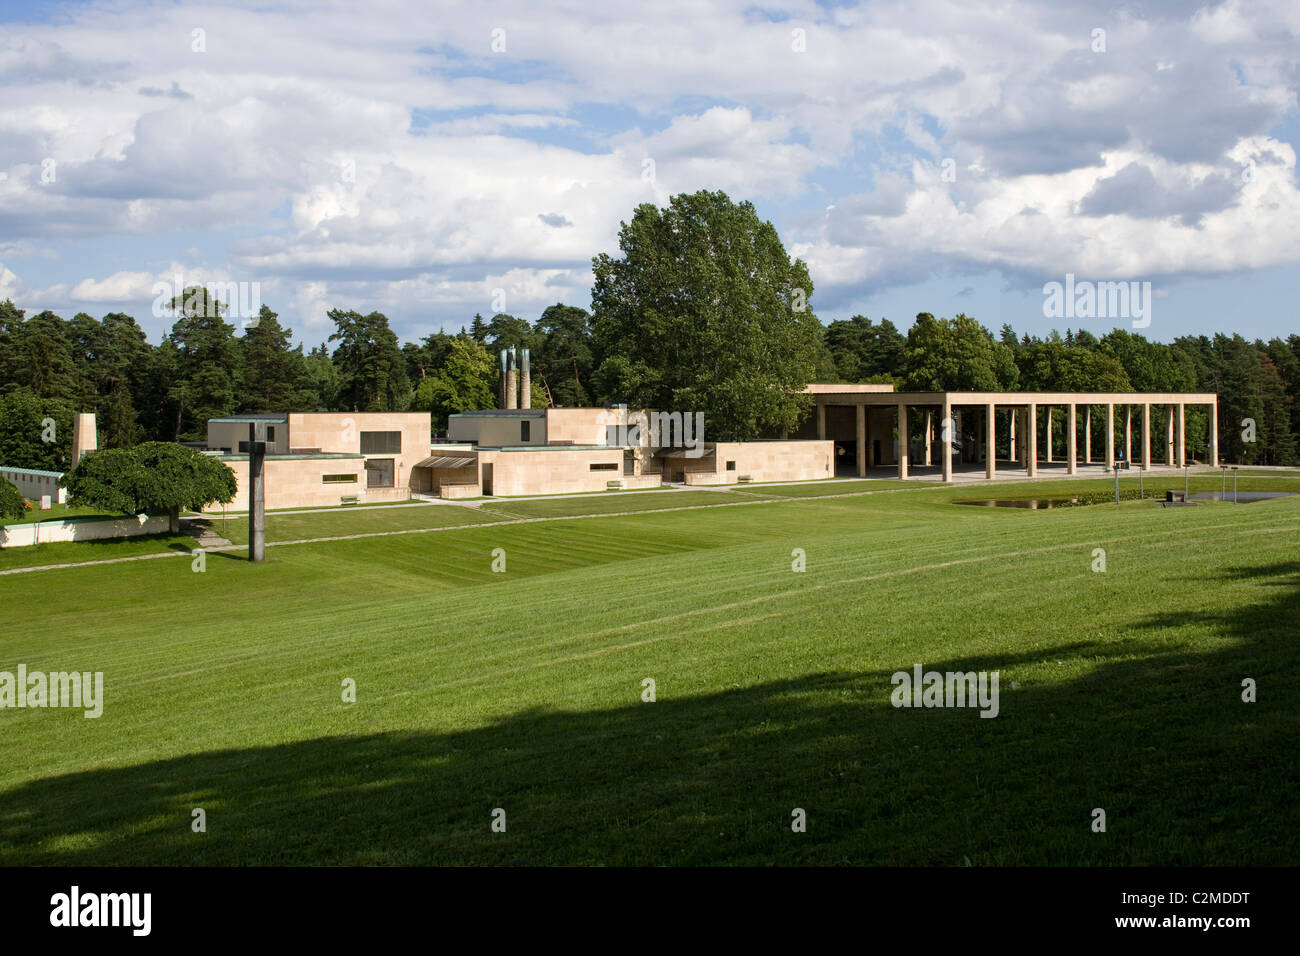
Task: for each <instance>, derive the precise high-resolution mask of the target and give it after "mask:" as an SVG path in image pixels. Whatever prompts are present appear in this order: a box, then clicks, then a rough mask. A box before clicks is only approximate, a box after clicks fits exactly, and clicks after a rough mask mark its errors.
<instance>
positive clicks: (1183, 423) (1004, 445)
mask: <svg viewBox="0 0 1300 956" xmlns="http://www.w3.org/2000/svg"><path fill="white" fill-rule="evenodd" d="M887 388H888V386H873V387H872V390H871V391H866V390H864V387H863V386H860V385H858V386H855V385H845V386H833V385H820V386H816V387H815V389H814V388H812V387H810V389H809V390H810V391H811V392H812V394H813V397H814V399H815V401H816V413H815V415H814V417H813V420H812V421H811V422H809V426H808V428H807V431H808V432H812V430H813V429H814V428H815V430H816V431H815V437H817V438H819V439H831V440H834V441H835V442H836V450H837V453H838V454H839V457H840V458H841V459H842V460H843V461H842V466H841V467H840V468H839V469H838V472H839V473H841V474H857V475H858V476H860V477H868V476H869V475H871V474H881V473H882V471H883V470H884V469H888V470H889V472H890V473H891V476H892V474H896V475H897V476H898V477H899V478H910V477H922V476H925V477H931V476H933V477H940V476H942V479H943V480H944V481H948V482H950V481H953V480H954V475H955V474H966V475H971V474H972V473H975V474H978V472H979V471H983V477H984V478H995V477H997V475H998V474H999V472H1003V473H1007V472H1011V473H1014V472H1019V474H1020V476H1022V477H1029V478H1034V477H1037V476H1038V475H1039V473H1040V470H1042V471H1046V472H1056V473H1064V474H1067V475H1075V474H1079V473H1080V472H1081V471H1098V472H1099V471H1101V470H1102V468H1103V467H1104V469H1105V470H1110V469H1113V468H1114V467H1115V466H1116V464H1117V462H1118V463H1121V464H1122V463H1125V462H1128V463H1133V464H1137V463H1138V462H1137V461H1136V460H1135V457H1134V453H1135V444H1136V446H1137V451H1138V453H1139V455H1140V464H1141V465H1142V467H1143V468H1145V469H1151V468H1154V467H1157V466H1158V465H1164V466H1166V467H1170V468H1182V467H1183V466H1184V465H1185V464H1186V463H1187V461H1188V457H1187V435H1186V431H1187V410H1188V408H1189V407H1193V408H1199V407H1205V408H1206V409H1207V410H1208V421H1207V423H1206V424H1207V428H1206V433H1207V442H1206V444H1205V446H1203V447H1204V451H1205V458H1204V460H1203V461H1204V464H1207V465H1210V466H1217V465H1218V461H1219V448H1218V396H1217V395H1216V394H1214V393H1213V392H1192V393H1181V392H1169V393H1166V392H893V391H885V390H884V389H887ZM1094 419H1099V420H1100V427H1099V422H1095V421H1094ZM1098 433H1100V434H1098ZM807 437H814V435H813V434H809V435H808V436H807ZM1135 439H1136V441H1135ZM844 459H847V460H844ZM981 466H982V468H981ZM1010 476H1011V475H1010V474H1008V477H1010Z"/></svg>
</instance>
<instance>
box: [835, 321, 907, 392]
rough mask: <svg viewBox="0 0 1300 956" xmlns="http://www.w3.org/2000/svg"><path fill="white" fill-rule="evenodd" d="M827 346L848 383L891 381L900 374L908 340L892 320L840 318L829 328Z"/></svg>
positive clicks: (837, 367) (838, 371) (841, 375)
mask: <svg viewBox="0 0 1300 956" xmlns="http://www.w3.org/2000/svg"><path fill="white" fill-rule="evenodd" d="M826 346H827V348H829V349H830V353H831V357H832V358H833V359H834V361H835V371H836V373H837V374H838V376H839V378H840V380H841V381H844V382H889V381H893V380H894V377H895V376H897V375H899V374H900V371H901V367H902V364H903V350H904V348H906V346H907V339H906V338H905V337H904V336H903V333H901V332H899V331H898V329H897V328H895V326H894V323H893V322H890V321H889V320H888V319H881V320H880V324H879V325H876V324H874V323H873V322H872V321H871V320H870V319H868V318H867V317H866V316H864V315H855V316H853V317H852V318H851V319H847V320H846V319H836V320H835V321H834V322H832V323H831V324H830V325H828V326H827V327H826Z"/></svg>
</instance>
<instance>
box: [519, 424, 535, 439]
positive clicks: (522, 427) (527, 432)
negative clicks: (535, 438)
mask: <svg viewBox="0 0 1300 956" xmlns="http://www.w3.org/2000/svg"><path fill="white" fill-rule="evenodd" d="M532 433H533V423H532V422H520V423H519V440H520V441H529V440H530V436H531V435H532Z"/></svg>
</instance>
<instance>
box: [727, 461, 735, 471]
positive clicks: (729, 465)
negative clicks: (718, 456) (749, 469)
mask: <svg viewBox="0 0 1300 956" xmlns="http://www.w3.org/2000/svg"><path fill="white" fill-rule="evenodd" d="M735 470H736V463H735V462H734V461H729V462H727V471H735Z"/></svg>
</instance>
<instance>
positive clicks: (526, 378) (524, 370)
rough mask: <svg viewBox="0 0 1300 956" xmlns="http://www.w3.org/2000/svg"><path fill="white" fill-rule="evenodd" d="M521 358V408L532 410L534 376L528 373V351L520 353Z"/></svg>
mask: <svg viewBox="0 0 1300 956" xmlns="http://www.w3.org/2000/svg"><path fill="white" fill-rule="evenodd" d="M519 358H520V365H519V407H520V408H532V407H533V397H532V387H533V381H532V376H531V374H530V373H529V371H528V349H522V350H521V351H520V353H519Z"/></svg>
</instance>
